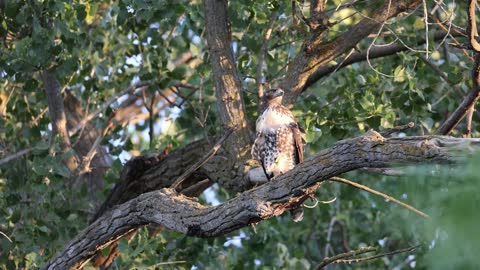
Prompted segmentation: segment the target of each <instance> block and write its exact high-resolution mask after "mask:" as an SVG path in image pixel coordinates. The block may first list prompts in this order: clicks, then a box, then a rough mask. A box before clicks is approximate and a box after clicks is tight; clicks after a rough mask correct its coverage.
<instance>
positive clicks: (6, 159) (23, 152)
mask: <svg viewBox="0 0 480 270" xmlns="http://www.w3.org/2000/svg"><path fill="white" fill-rule="evenodd" d="M33 149H34V148H33V147H29V148H25V149H23V150H20V151H18V152H16V153H14V154H11V155H9V156H6V157H4V158H2V159H0V165H3V164H5V163H7V162H9V161H11V160H14V159H17V158H20V157H23V156H24V155H26V154H28V153H30V152H32V150H33Z"/></svg>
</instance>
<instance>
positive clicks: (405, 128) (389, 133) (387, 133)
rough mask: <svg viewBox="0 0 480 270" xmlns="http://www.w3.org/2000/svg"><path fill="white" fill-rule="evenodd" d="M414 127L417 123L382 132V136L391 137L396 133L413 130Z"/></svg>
mask: <svg viewBox="0 0 480 270" xmlns="http://www.w3.org/2000/svg"><path fill="white" fill-rule="evenodd" d="M414 126H415V123H413V122H409V123H408V124H406V125H401V126H396V127H393V128H389V129H386V130H383V131H381V132H380V134H382V136H383V137H389V136H390V135H392V134H393V133H395V132H400V131H405V130H407V129H411V128H413V127H414Z"/></svg>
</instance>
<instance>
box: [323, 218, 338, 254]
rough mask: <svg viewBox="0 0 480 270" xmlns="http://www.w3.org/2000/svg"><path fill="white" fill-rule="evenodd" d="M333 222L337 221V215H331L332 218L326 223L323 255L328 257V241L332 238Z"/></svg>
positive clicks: (329, 248)
mask: <svg viewBox="0 0 480 270" xmlns="http://www.w3.org/2000/svg"><path fill="white" fill-rule="evenodd" d="M335 223H337V217H336V216H333V217H332V219H331V220H330V224H329V225H328V231H327V244H326V245H325V251H324V253H325V257H328V251H329V250H331V249H332V248H331V245H330V241H331V240H332V232H333V227H334V226H335Z"/></svg>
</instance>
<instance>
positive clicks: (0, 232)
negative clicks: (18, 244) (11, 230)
mask: <svg viewBox="0 0 480 270" xmlns="http://www.w3.org/2000/svg"><path fill="white" fill-rule="evenodd" d="M0 234H1V235H3V236H4V237H5V238H7V239H8V241H10V243H13V242H12V239H10V237H8V235H6V234H4V233H3V232H2V231H0Z"/></svg>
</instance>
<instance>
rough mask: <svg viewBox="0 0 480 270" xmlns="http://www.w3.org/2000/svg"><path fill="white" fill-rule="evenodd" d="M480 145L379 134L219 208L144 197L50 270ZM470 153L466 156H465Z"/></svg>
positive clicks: (228, 225) (84, 236)
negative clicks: (363, 172)
mask: <svg viewBox="0 0 480 270" xmlns="http://www.w3.org/2000/svg"><path fill="white" fill-rule="evenodd" d="M472 143H474V144H479V143H480V139H456V138H451V137H442V136H416V137H404V138H384V137H382V136H381V135H380V134H379V133H377V132H375V131H369V132H367V133H366V134H365V135H364V136H361V137H357V138H353V139H347V140H343V141H339V142H338V143H337V144H336V145H335V146H333V147H331V148H329V149H325V150H323V151H320V152H319V153H317V154H316V155H314V156H312V157H310V158H308V159H307V160H305V161H304V162H303V163H301V164H299V165H297V166H296V167H295V168H294V169H293V170H291V171H289V172H288V173H286V174H284V175H281V176H279V177H278V178H276V179H275V180H274V181H270V182H268V183H266V184H264V185H262V186H259V187H256V188H254V189H251V190H249V191H246V192H244V193H241V194H240V195H238V196H237V197H235V198H233V199H231V200H229V201H227V202H225V203H223V204H221V205H218V206H205V205H202V204H200V203H198V202H196V201H194V200H191V199H190V198H188V197H186V196H183V195H180V194H178V193H177V192H175V191H174V190H172V189H169V188H165V189H162V190H160V191H153V192H148V193H144V194H142V195H140V196H138V197H136V198H134V199H132V200H130V201H128V202H126V203H124V204H121V205H119V206H117V207H115V208H113V209H112V210H111V211H109V212H107V213H106V214H104V215H103V216H101V217H100V218H99V219H97V220H96V221H95V222H94V223H92V224H91V225H90V226H89V227H87V228H86V229H85V230H83V231H82V232H80V233H79V234H78V235H77V237H75V239H73V240H72V241H71V242H70V243H68V244H67V245H66V247H65V248H64V249H63V250H62V251H60V252H58V253H57V254H56V255H55V256H54V257H53V258H52V259H51V260H50V261H49V262H48V263H47V264H46V265H45V266H44V268H45V269H79V268H81V267H82V266H83V265H84V264H85V263H86V262H88V261H89V259H90V258H91V257H92V255H93V254H95V252H96V251H98V250H99V249H101V248H102V247H104V246H105V245H107V244H108V243H109V242H111V241H115V240H116V239H118V238H119V237H122V236H123V235H125V234H127V233H129V232H131V231H132V230H135V229H136V228H138V227H139V226H143V225H145V224H149V223H154V224H160V225H163V226H165V227H167V228H169V229H171V230H174V231H177V232H181V233H183V234H186V235H189V236H196V237H214V236H219V235H224V234H226V233H229V232H232V231H234V230H237V229H239V228H242V227H245V226H247V225H249V224H251V223H255V222H259V221H260V220H265V219H268V218H271V217H274V216H278V215H280V214H282V213H283V212H284V211H286V210H289V209H291V208H293V207H296V206H298V205H299V204H301V203H302V202H303V201H304V200H305V199H307V198H308V195H309V194H310V193H312V192H314V191H315V189H316V188H318V187H319V186H320V184H321V183H322V181H324V180H326V179H328V178H330V177H333V176H336V175H339V174H342V173H345V172H347V171H351V170H355V169H359V168H363V167H375V168H379V167H386V166H390V165H392V164H397V165H399V164H407V163H419V162H422V163H428V162H438V163H448V162H453V161H454V160H455V157H456V155H457V154H458V150H459V149H461V150H465V149H468V147H469V146H470V144H472ZM462 152H463V153H465V151H462Z"/></svg>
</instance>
